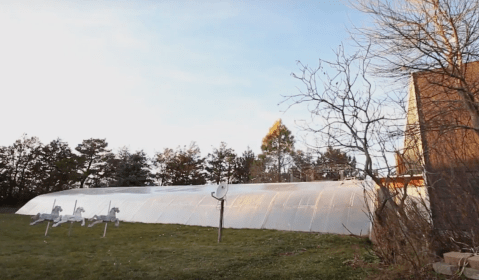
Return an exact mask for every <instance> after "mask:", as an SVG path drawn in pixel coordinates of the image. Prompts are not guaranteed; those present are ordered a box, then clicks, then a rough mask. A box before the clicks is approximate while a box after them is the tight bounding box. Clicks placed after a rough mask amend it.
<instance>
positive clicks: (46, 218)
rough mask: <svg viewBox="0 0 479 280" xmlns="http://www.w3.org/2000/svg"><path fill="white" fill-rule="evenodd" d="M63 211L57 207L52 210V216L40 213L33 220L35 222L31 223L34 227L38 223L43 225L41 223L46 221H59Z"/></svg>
mask: <svg viewBox="0 0 479 280" xmlns="http://www.w3.org/2000/svg"><path fill="white" fill-rule="evenodd" d="M61 211H63V209H62V207H61V206H55V207H54V208H53V209H52V213H51V214H47V213H38V214H36V215H35V216H33V217H32V220H34V221H33V222H31V223H30V225H31V226H33V225H35V224H38V223H41V222H44V221H52V222H56V221H59V220H60V217H61V216H60V212H61Z"/></svg>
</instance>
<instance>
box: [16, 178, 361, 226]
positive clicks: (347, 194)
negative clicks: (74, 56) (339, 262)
mask: <svg viewBox="0 0 479 280" xmlns="http://www.w3.org/2000/svg"><path fill="white" fill-rule="evenodd" d="M362 183H364V182H361V181H321V182H307V183H276V184H238V185H229V186H228V187H229V191H228V194H227V195H226V202H225V211H224V227H226V228H252V229H277V230H290V231H304V232H324V233H338V234H348V233H349V232H348V230H346V229H345V227H347V229H349V231H351V232H352V233H354V234H358V235H359V234H362V235H368V234H369V230H370V221H369V219H368V217H367V216H366V214H365V210H366V209H365V203H364V197H363V186H362V185H361V184H362ZM216 188H217V186H216V185H202V186H168V187H116V188H100V189H72V190H67V191H61V192H54V193H49V194H44V195H39V196H37V197H35V198H34V199H32V200H30V201H29V202H28V203H27V204H25V206H23V207H22V208H21V209H20V210H18V211H17V214H22V215H35V214H37V213H39V212H40V213H50V212H51V209H52V206H53V203H54V202H55V205H60V206H61V207H62V209H63V212H62V213H61V214H64V215H65V214H70V212H73V208H74V206H75V201H77V207H83V208H84V209H85V212H84V213H83V216H84V217H85V218H91V217H93V215H106V214H107V211H108V206H109V203H110V201H111V207H118V208H119V209H120V213H117V217H118V218H119V219H120V220H121V221H125V222H142V223H165V224H167V223H172V224H184V225H196V226H213V227H216V226H218V222H219V205H218V201H217V200H216V199H214V198H213V197H211V192H214V191H216ZM343 224H344V226H343Z"/></svg>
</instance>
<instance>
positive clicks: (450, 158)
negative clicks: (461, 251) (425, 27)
mask: <svg viewBox="0 0 479 280" xmlns="http://www.w3.org/2000/svg"><path fill="white" fill-rule="evenodd" d="M466 67H467V71H466V80H467V83H468V85H469V86H470V91H471V92H473V98H475V99H476V100H477V99H478V98H479V86H478V85H479V75H478V73H479V62H474V63H469V64H468V65H467V66H466ZM412 83H413V87H414V90H413V93H414V95H415V98H416V104H417V107H416V110H415V113H411V114H409V115H408V118H409V117H410V118H411V121H418V122H419V130H418V132H419V134H420V136H421V137H420V139H421V140H420V145H418V149H422V154H423V160H424V163H423V164H424V167H425V170H426V180H427V185H428V193H429V198H430V201H431V211H432V216H433V220H434V224H435V227H436V228H438V229H451V228H456V229H457V228H463V229H464V230H469V229H470V228H471V227H473V226H475V224H477V214H478V210H477V209H479V207H478V206H479V204H478V203H477V200H478V199H477V198H479V180H478V178H479V176H478V175H479V172H478V171H479V137H478V135H477V134H476V133H475V132H474V131H473V130H471V129H467V128H466V127H471V126H472V123H471V117H470V114H469V112H468V111H467V109H466V107H465V106H464V102H462V100H461V98H460V96H459V94H458V91H457V88H458V85H459V84H458V83H459V82H458V81H457V80H454V79H452V78H450V77H446V76H444V75H440V74H438V73H435V72H427V73H425V72H421V73H414V74H413V75H412ZM410 100H411V98H410ZM416 116H417V118H416ZM412 138H413V137H410V138H409V139H412ZM411 143H412V142H411ZM405 145H406V144H405Z"/></svg>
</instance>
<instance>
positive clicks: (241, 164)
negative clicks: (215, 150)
mask: <svg viewBox="0 0 479 280" xmlns="http://www.w3.org/2000/svg"><path fill="white" fill-rule="evenodd" d="M255 158H256V157H255V154H254V153H253V151H252V150H251V149H250V148H249V147H248V148H247V149H246V151H244V152H243V155H242V156H240V157H237V158H236V164H235V172H234V177H235V179H234V183H238V184H244V183H250V182H251V179H252V178H253V177H252V176H253V174H252V168H253V163H254V161H255Z"/></svg>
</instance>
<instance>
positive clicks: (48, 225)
mask: <svg viewBox="0 0 479 280" xmlns="http://www.w3.org/2000/svg"><path fill="white" fill-rule="evenodd" d="M49 227H50V222H48V224H47V230H45V236H47V234H48V228H49Z"/></svg>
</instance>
